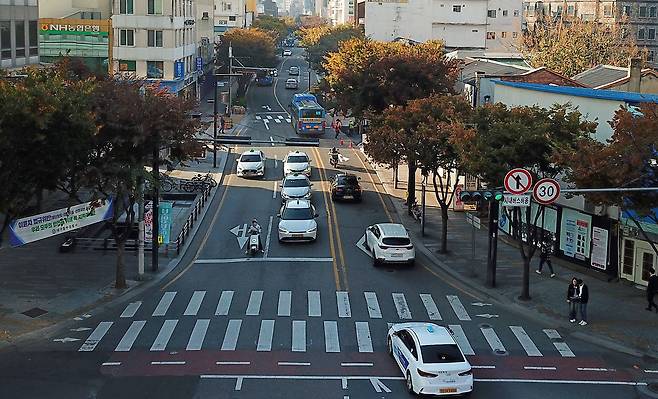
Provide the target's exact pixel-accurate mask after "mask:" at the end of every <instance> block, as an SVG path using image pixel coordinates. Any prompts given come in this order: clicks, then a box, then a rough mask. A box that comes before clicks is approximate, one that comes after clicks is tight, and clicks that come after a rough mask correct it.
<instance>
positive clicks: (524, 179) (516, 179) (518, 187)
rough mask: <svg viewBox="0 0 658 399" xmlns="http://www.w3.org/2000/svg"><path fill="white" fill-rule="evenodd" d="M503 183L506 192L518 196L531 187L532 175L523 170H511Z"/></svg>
mask: <svg viewBox="0 0 658 399" xmlns="http://www.w3.org/2000/svg"><path fill="white" fill-rule="evenodd" d="M504 183H505V190H507V192H509V193H511V194H515V195H520V194H523V193H525V192H527V191H528V190H530V187H532V175H531V174H530V172H528V171H527V170H525V169H521V168H516V169H512V170H510V171H509V172H507V174H506V175H505V181H504Z"/></svg>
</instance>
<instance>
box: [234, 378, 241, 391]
mask: <svg viewBox="0 0 658 399" xmlns="http://www.w3.org/2000/svg"><path fill="white" fill-rule="evenodd" d="M234 389H235V390H236V391H239V390H241V389H242V377H238V378H236V379H235V388H234Z"/></svg>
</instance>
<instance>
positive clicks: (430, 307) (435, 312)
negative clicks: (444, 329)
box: [420, 294, 442, 320]
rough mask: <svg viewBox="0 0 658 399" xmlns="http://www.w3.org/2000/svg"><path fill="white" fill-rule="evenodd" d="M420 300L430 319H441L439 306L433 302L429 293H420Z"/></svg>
mask: <svg viewBox="0 0 658 399" xmlns="http://www.w3.org/2000/svg"><path fill="white" fill-rule="evenodd" d="M420 300H421V301H423V305H425V310H427V317H429V318H430V320H442V318H441V313H439V308H438V307H437V306H436V302H434V299H433V298H432V295H431V294H420Z"/></svg>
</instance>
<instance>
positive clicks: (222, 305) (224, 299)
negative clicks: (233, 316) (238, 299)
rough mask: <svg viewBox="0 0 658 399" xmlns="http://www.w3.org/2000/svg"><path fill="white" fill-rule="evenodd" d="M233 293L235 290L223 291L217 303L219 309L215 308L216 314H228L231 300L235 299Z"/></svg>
mask: <svg viewBox="0 0 658 399" xmlns="http://www.w3.org/2000/svg"><path fill="white" fill-rule="evenodd" d="M233 293H234V291H222V295H220V297H219V302H218V303H217V309H216V310H215V316H227V315H228V311H229V309H230V308H231V302H232V301H233Z"/></svg>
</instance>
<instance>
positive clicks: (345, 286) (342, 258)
mask: <svg viewBox="0 0 658 399" xmlns="http://www.w3.org/2000/svg"><path fill="white" fill-rule="evenodd" d="M318 152H319V150H318ZM320 163H321V165H322V171H323V172H324V175H325V180H326V181H327V184H328V182H329V179H328V178H327V170H326V169H325V168H324V161H323V160H322V158H320ZM329 205H330V206H331V211H332V217H333V219H334V229H335V231H336V242H337V243H338V253H339V255H340V264H341V269H342V271H343V289H344V290H345V291H349V284H348V282H347V263H346V262H345V253H344V252H343V240H342V239H341V238H340V229H339V225H338V212H336V206H335V205H334V202H333V201H329Z"/></svg>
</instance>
